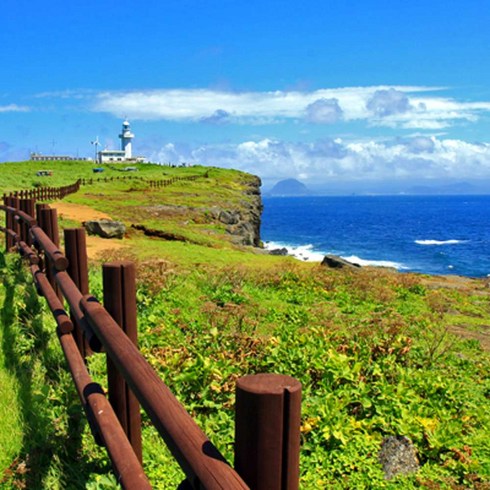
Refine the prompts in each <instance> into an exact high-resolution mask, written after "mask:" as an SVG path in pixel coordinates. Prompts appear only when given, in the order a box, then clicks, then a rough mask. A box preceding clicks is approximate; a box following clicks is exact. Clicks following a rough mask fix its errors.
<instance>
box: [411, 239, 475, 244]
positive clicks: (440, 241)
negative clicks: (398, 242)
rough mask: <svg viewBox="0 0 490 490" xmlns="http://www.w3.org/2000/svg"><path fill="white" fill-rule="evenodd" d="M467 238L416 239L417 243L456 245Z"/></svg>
mask: <svg viewBox="0 0 490 490" xmlns="http://www.w3.org/2000/svg"><path fill="white" fill-rule="evenodd" d="M466 241H467V240H415V243H416V244H417V245H456V244H458V243H465V242H466Z"/></svg>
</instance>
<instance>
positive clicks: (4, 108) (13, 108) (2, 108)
mask: <svg viewBox="0 0 490 490" xmlns="http://www.w3.org/2000/svg"><path fill="white" fill-rule="evenodd" d="M29 111H30V108H29V107H27V106H21V105H17V104H9V105H0V112H29Z"/></svg>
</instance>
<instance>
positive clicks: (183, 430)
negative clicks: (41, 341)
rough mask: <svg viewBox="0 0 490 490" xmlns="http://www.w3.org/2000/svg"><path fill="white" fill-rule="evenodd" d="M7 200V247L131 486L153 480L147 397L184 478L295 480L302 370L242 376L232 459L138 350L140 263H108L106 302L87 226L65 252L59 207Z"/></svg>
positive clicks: (264, 485) (72, 236) (270, 489)
mask: <svg viewBox="0 0 490 490" xmlns="http://www.w3.org/2000/svg"><path fill="white" fill-rule="evenodd" d="M81 183H82V182H81V181H77V183H75V184H73V185H74V186H77V185H78V187H79V186H80V184H81ZM67 187H68V188H73V186H67ZM65 195H66V194H65ZM0 209H2V210H3V211H5V213H6V223H5V227H0V230H1V231H3V232H5V236H6V249H7V250H8V251H15V250H16V251H18V252H19V253H20V254H21V255H22V256H23V257H24V258H25V259H26V261H27V262H28V263H29V265H30V270H31V272H32V275H33V277H34V280H35V284H36V286H37V289H38V292H39V294H41V295H43V296H44V297H45V299H46V302H47V304H48V306H49V308H50V310H51V312H52V313H53V316H54V319H55V321H56V324H57V334H58V337H59V340H60V343H61V347H62V349H63V352H64V355H65V357H66V360H67V365H68V368H69V370H70V373H71V375H72V378H73V381H74V384H75V387H76V390H77V392H78V395H79V397H80V401H81V403H82V405H83V407H84V409H85V412H86V415H87V419H88V421H89V424H90V426H91V429H92V432H93V434H94V436H95V438H96V440H97V442H98V443H99V444H101V445H104V446H105V447H106V449H107V452H108V455H109V457H110V459H111V461H112V465H113V469H114V472H115V474H116V476H117V478H118V481H119V482H120V483H121V485H122V487H123V488H124V489H147V488H151V486H150V483H149V482H148V479H147V477H146V475H145V473H144V470H143V467H142V441H141V419H140V406H139V405H140V404H141V407H142V408H143V409H144V410H145V411H146V413H147V414H148V416H149V418H150V420H151V421H152V423H153V425H154V426H155V428H156V429H157V430H158V432H159V434H160V435H161V437H162V438H163V440H164V441H165V443H166V444H167V446H168V447H169V449H170V451H171V452H172V454H173V456H174V457H175V459H176V460H177V461H178V463H179V464H180V466H181V468H182V469H183V471H184V473H185V474H186V477H187V479H186V480H185V481H184V482H183V483H182V484H181V485H180V487H179V488H182V489H184V488H193V489H203V488H204V489H227V490H232V489H245V488H251V489H254V490H255V489H259V490H266V489H267V490H286V489H288V490H296V489H297V488H298V485H299V445H300V434H299V426H300V405H301V385H300V383H299V382H298V381H297V380H295V379H294V378H291V377H290V376H285V375H277V374H258V375H250V376H245V377H243V378H240V379H239V380H238V382H237V389H236V413H235V417H236V419H235V422H236V423H235V462H234V463H235V469H233V468H232V467H231V466H230V464H229V463H227V462H226V461H225V459H224V457H223V456H222V455H221V454H220V453H219V451H218V450H217V449H216V447H215V446H214V445H213V444H212V443H211V442H210V440H209V439H208V438H207V436H206V435H205V434H204V433H203V432H202V430H201V429H200V428H199V427H198V426H197V424H196V423H195V422H194V420H193V419H192V417H191V416H190V415H189V414H188V412H187V411H186V410H185V408H184V407H183V406H182V405H181V404H180V403H179V402H178V400H177V399H176V398H175V396H174V395H173V394H172V393H171V391H170V389H169V388H168V387H167V386H166V384H165V383H164V382H163V381H162V380H161V379H160V378H159V377H158V375H157V374H156V372H155V371H154V370H153V368H152V367H151V366H150V364H149V363H148V362H147V361H146V360H145V359H144V357H143V356H142V354H141V353H140V352H139V350H138V346H137V328H136V286H135V267H134V264H132V263H130V262H113V263H108V264H104V265H103V270H102V273H103V296H104V297H103V304H104V306H103V305H102V304H101V303H100V302H99V301H98V300H97V299H96V298H95V297H94V296H92V295H90V294H89V286H88V265H87V253H86V245H85V230H84V229H83V228H74V229H65V230H64V248H65V252H64V253H63V252H62V251H61V250H60V248H59V247H60V244H59V242H60V240H59V231H58V223H57V212H56V210H55V209H51V208H49V206H48V205H47V204H40V203H37V204H36V203H35V201H34V199H29V198H19V197H15V196H4V204H3V205H0ZM63 301H66V304H67V305H68V309H67V310H65V307H64V304H63ZM92 353H103V355H106V357H107V365H108V398H106V396H105V393H104V390H103V388H102V387H101V386H100V385H99V384H97V383H95V382H94V381H93V380H92V378H91V376H90V373H89V371H88V369H87V366H86V363H85V360H84V359H85V357H86V356H87V355H90V354H92ZM101 355H102V354H101Z"/></svg>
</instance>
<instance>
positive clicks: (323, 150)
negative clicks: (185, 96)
mask: <svg viewBox="0 0 490 490" xmlns="http://www.w3.org/2000/svg"><path fill="white" fill-rule="evenodd" d="M152 159H153V160H155V161H161V162H168V161H171V162H174V163H178V162H183V161H185V162H192V163H200V164H204V165H213V166H222V167H232V168H238V169H241V170H245V171H248V172H251V173H254V174H257V175H259V176H260V177H262V178H263V179H265V180H279V179H283V178H290V177H295V178H300V177H301V179H302V180H304V181H305V182H307V183H308V182H310V183H314V184H320V183H326V182H329V181H335V180H351V181H360V180H387V179H398V178H413V179H417V178H418V179H427V178H458V179H462V178H472V179H474V178H487V179H488V178H490V144H474V143H468V142H465V141H461V140H455V139H438V138H436V137H431V138H427V137H420V136H416V137H414V138H406V139H403V140H399V139H395V140H390V141H384V142H376V141H353V142H349V141H346V142H344V141H342V140H341V139H336V140H332V139H324V140H319V141H315V142H313V143H290V142H284V141H279V140H272V139H262V140H259V141H244V142H242V143H240V144H236V145H233V144H216V145H201V146H199V147H192V146H189V145H177V144H169V145H166V146H165V147H163V148H161V149H160V150H157V151H155V152H154V154H153V155H152Z"/></svg>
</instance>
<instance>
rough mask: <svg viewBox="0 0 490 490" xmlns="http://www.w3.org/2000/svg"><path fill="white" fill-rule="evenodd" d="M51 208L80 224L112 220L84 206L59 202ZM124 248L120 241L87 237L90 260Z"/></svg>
mask: <svg viewBox="0 0 490 490" xmlns="http://www.w3.org/2000/svg"><path fill="white" fill-rule="evenodd" d="M51 207H52V208H55V209H57V210H58V216H60V217H64V218H66V219H70V220H74V221H79V222H80V223H82V222H83V221H89V220H92V219H112V218H111V217H110V216H109V215H108V214H106V213H102V212H101V211H97V210H95V209H92V208H91V207H90V206H85V205H83V204H74V203H69V202H64V201H57V202H54V203H53V204H52V205H51ZM124 247H125V245H124V244H123V243H122V242H121V241H120V240H115V239H111V240H109V239H107V238H101V237H98V236H89V235H87V255H88V257H89V258H90V259H94V258H96V257H97V256H98V255H99V254H100V253H101V252H106V251H108V250H118V249H121V248H124Z"/></svg>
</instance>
